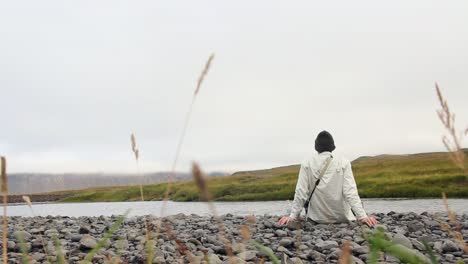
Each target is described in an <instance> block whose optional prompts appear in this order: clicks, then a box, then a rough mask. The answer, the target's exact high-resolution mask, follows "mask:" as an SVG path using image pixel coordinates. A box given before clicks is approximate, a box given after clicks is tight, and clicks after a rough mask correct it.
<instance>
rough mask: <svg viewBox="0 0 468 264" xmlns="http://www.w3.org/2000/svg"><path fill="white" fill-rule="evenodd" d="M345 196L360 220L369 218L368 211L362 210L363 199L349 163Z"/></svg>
mask: <svg viewBox="0 0 468 264" xmlns="http://www.w3.org/2000/svg"><path fill="white" fill-rule="evenodd" d="M343 195H344V197H345V199H346V201H347V202H348V204H349V206H351V209H352V210H353V212H354V213H355V214H356V217H357V218H358V219H360V218H364V217H367V214H366V211H364V208H362V202H361V198H360V197H359V194H358V190H357V186H356V181H355V180H354V175H353V171H352V169H351V163H349V162H348V164H346V167H345V170H344V181H343Z"/></svg>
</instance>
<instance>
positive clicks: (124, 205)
mask: <svg viewBox="0 0 468 264" xmlns="http://www.w3.org/2000/svg"><path fill="white" fill-rule="evenodd" d="M448 203H449V207H450V209H451V210H453V211H455V212H456V213H457V214H468V199H449V200H448ZM162 204H163V202H161V201H149V202H112V203H43V204H35V205H33V207H32V211H31V209H30V208H29V207H28V206H27V205H9V206H8V208H7V214H8V215H9V216H33V215H34V216H47V215H52V216H58V215H60V216H75V217H78V216H100V215H106V216H110V215H121V214H123V213H124V212H125V211H127V210H128V209H130V215H147V214H154V215H160V212H161V207H162ZM214 204H215V208H216V210H217V212H218V214H220V215H222V214H227V213H231V214H234V215H252V214H254V215H264V214H267V215H286V214H289V210H290V204H291V202H290V201H267V202H215V203H214ZM363 204H364V208H365V209H366V211H367V212H368V213H370V214H372V213H388V212H390V211H394V212H401V213H407V212H415V213H418V214H419V213H422V212H429V213H435V212H446V209H445V205H444V202H443V200H442V199H363ZM179 213H183V214H198V215H209V214H210V210H209V208H208V206H207V204H206V203H203V202H171V201H169V202H167V206H166V211H165V215H174V214H179Z"/></svg>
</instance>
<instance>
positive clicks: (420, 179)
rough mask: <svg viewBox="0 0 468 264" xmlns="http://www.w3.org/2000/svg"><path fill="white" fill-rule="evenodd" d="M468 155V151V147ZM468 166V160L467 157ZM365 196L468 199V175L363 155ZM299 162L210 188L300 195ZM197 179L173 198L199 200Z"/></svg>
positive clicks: (226, 197) (102, 195)
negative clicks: (296, 189) (442, 195)
mask: <svg viewBox="0 0 468 264" xmlns="http://www.w3.org/2000/svg"><path fill="white" fill-rule="evenodd" d="M465 153H468V150H465ZM465 161H466V164H467V167H468V159H466V160H465ZM352 165H353V171H354V175H355V178H356V182H357V185H358V189H359V194H360V195H361V197H363V198H390V197H408V198H429V197H436V198H440V197H441V193H442V192H445V193H446V194H447V196H448V197H451V198H454V197H459V198H461V197H464V198H467V197H468V175H467V174H466V173H464V172H463V171H462V170H461V169H459V168H457V167H455V166H454V165H453V163H452V162H451V160H450V159H449V157H448V155H447V153H424V154H413V155H381V156H376V157H362V158H359V159H357V160H355V161H353V163H352ZM298 171H299V166H298V165H293V166H287V167H280V168H273V169H268V170H260V171H251V172H248V171H247V172H238V173H234V174H233V175H232V176H230V177H216V178H209V180H208V186H209V189H210V191H211V193H212V195H213V197H214V199H215V200H217V201H266V200H287V199H290V200H291V199H293V198H294V189H295V185H296V181H297V175H298ZM166 186H167V185H166V183H161V184H154V185H147V186H144V194H145V200H147V201H150V200H161V199H162V198H163V196H164V191H165V189H166ZM65 193H68V194H70V196H69V197H67V198H65V199H63V200H61V201H63V202H118V201H137V200H140V192H139V187H138V186H129V187H106V188H93V189H87V190H81V191H72V192H65ZM199 198H200V197H199V192H198V190H197V187H196V186H195V184H194V182H193V181H182V182H175V183H174V184H173V186H172V191H171V193H170V199H171V200H173V201H197V200H199Z"/></svg>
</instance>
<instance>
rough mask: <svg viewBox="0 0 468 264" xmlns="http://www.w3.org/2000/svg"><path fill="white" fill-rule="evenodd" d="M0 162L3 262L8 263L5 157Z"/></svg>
mask: <svg viewBox="0 0 468 264" xmlns="http://www.w3.org/2000/svg"><path fill="white" fill-rule="evenodd" d="M0 161H1V162H0V163H1V168H0V172H1V176H2V195H3V263H5V264H7V263H8V252H7V245H8V238H7V232H8V219H7V205H8V183H7V175H6V167H7V163H6V158H5V157H3V156H0Z"/></svg>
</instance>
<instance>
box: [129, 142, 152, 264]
mask: <svg viewBox="0 0 468 264" xmlns="http://www.w3.org/2000/svg"><path fill="white" fill-rule="evenodd" d="M130 143H131V146H132V152H133V154H134V155H135V165H136V170H137V176H138V177H144V176H142V175H141V173H140V164H139V161H140V150H139V149H138V146H137V143H136V137H135V135H134V134H133V133H132V134H131V135H130ZM140 196H141V201H142V202H144V201H145V196H144V195H143V184H142V183H141V181H140ZM143 218H144V219H143V220H144V222H145V230H146V233H145V236H146V243H145V247H146V262H147V263H148V264H150V263H152V262H153V245H152V244H153V243H152V242H151V238H150V231H149V228H148V219H146V216H143Z"/></svg>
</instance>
